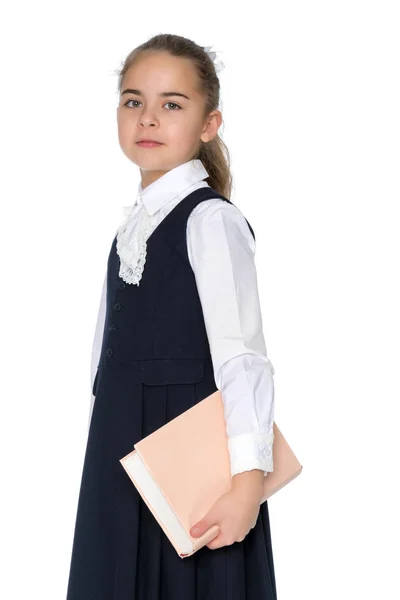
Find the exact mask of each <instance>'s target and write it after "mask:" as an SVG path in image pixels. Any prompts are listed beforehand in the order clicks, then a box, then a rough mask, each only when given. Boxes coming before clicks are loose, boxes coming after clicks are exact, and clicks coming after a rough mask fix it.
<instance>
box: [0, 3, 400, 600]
mask: <svg viewBox="0 0 400 600" xmlns="http://www.w3.org/2000/svg"><path fill="white" fill-rule="evenodd" d="M398 11H399V5H398V3H396V2H387V1H386V2H385V1H382V0H381V1H380V2H378V1H375V2H368V1H364V2H355V1H349V0H346V1H338V0H337V1H336V2H323V1H319V2H310V1H305V2H279V3H268V2H267V3H259V2H254V0H253V1H252V2H247V3H246V4H245V5H243V3H239V4H237V5H234V4H232V3H231V2H227V1H223V0H221V1H220V2H218V3H215V2H201V3H197V4H195V3H193V4H188V3H187V2H183V3H182V2H174V3H170V2H152V3H149V2H147V3H144V4H143V3H136V2H118V1H114V2H113V3H111V2H100V1H99V0H97V1H96V2H82V0H81V1H80V2H73V1H70V2H68V3H60V2H47V3H45V2H40V1H39V2H38V1H35V2H22V3H14V4H12V3H8V4H7V5H4V7H3V8H2V9H1V13H2V14H1V15H0V17H1V18H0V21H1V26H0V27H1V31H0V33H1V35H0V40H1V42H0V43H1V53H0V60H1V79H0V84H1V110H0V119H1V121H0V126H1V142H0V144H1V165H2V169H1V170H2V175H1V178H0V181H1V194H0V197H1V216H2V218H1V224H0V227H1V230H0V233H1V236H0V239H1V261H2V265H1V276H2V280H1V284H2V285H1V325H2V342H3V343H2V345H1V346H2V348H1V356H2V360H1V363H2V369H1V383H2V390H1V403H2V406H1V408H2V415H1V416H2V418H1V460H2V494H1V501H2V502H1V544H2V547H3V551H4V552H3V558H2V568H1V573H2V574H1V580H0V596H1V598H4V600H22V599H25V598H29V599H38V600H64V598H65V595H66V587H67V579H68V570H69V561H70V553H71V547H72V539H73V528H74V524H75V513H76V506H77V500H78V492H79V485H80V477H81V469H82V466H83V458H84V451H85V445H86V439H87V420H88V414H89V413H88V411H89V399H90V382H89V377H90V375H89V373H90V352H91V344H92V339H93V334H94V327H95V320H96V317H97V309H98V303H99V300H100V291H101V285H102V280H103V276H104V272H105V268H106V261H107V257H108V252H109V247H110V244H111V241H112V237H113V235H114V231H115V229H116V227H117V225H118V223H119V219H120V215H121V207H122V206H123V205H128V204H130V203H131V201H132V200H133V198H134V196H135V194H136V189H137V185H138V182H139V172H138V169H137V167H136V166H135V165H133V164H132V163H130V162H129V161H128V159H127V158H126V157H125V156H124V155H123V153H122V151H121V149H120V148H119V144H118V138H117V128H116V106H117V92H116V90H117V77H116V75H115V74H114V73H113V72H114V71H115V69H117V68H118V67H119V66H120V63H121V61H122V60H123V59H124V58H125V56H126V55H127V54H128V53H129V52H130V50H132V49H133V48H134V47H135V46H136V45H138V44H140V43H142V42H143V41H145V40H146V39H148V38H149V37H151V36H152V35H155V34H156V33H176V34H179V35H184V36H186V37H189V38H191V39H193V40H194V41H196V42H197V43H198V44H201V45H213V49H214V50H217V52H218V54H219V58H220V59H221V60H223V62H224V64H225V70H224V71H223V72H222V73H221V75H220V80H221V87H222V104H221V110H222V112H223V116H224V126H223V129H222V130H221V133H222V136H223V138H224V140H225V141H226V143H227V145H228V147H229V149H230V152H231V156H232V167H233V175H234V179H235V188H234V194H233V196H232V201H233V202H234V203H235V204H237V206H238V207H240V209H241V210H242V212H243V213H244V215H245V216H246V218H247V219H248V220H249V222H250V223H251V224H252V226H253V227H254V230H255V234H256V239H257V250H256V260H257V268H258V278H259V291H260V297H261V302H262V311H263V317H264V333H265V339H266V344H267V349H268V355H269V357H270V359H271V361H272V363H273V365H274V368H275V387H276V392H275V394H276V395H275V399H276V409H275V421H276V422H277V424H278V425H279V427H280V429H281V430H282V432H283V433H284V435H285V437H286V439H287V440H288V442H289V443H290V445H291V446H292V448H293V449H294V451H295V453H296V454H297V456H298V458H299V460H300V462H301V463H302V464H303V472H302V474H301V475H300V477H299V478H297V479H296V480H295V481H294V482H292V483H291V484H290V485H288V486H287V487H286V488H284V489H283V490H282V491H280V492H279V493H278V494H276V495H275V496H274V497H272V498H271V499H270V500H269V508H270V519H271V531H272V541H273V549H274V560H275V570H276V580H277V587H278V599H279V600H294V599H301V600H303V599H304V600H322V599H323V600H337V599H338V598H340V599H341V600H353V599H355V598H363V600H367V599H370V598H371V599H376V598H384V599H385V600H392V599H393V600H394V599H398V598H399V597H400V586H399V583H398V575H397V568H398V560H399V546H398V541H399V534H400V531H399V517H398V514H399V508H398V507H399V500H400V498H399V494H398V483H399V476H398V472H399V469H398V461H399V457H400V456H399V454H400V453H399V417H398V414H399V411H398V409H399V403H400V394H399V388H400V385H399V364H400V350H399V339H400V319H399V307H400V293H399V265H398V261H399V256H400V242H399V217H398V209H399V200H400V198H399V187H400V185H399V158H400V150H399V148H400V144H399V139H400V119H399V106H400V86H399V56H400V48H399V45H400V44H399V25H400V23H399V12H398ZM82 600H86V599H84V598H82ZM227 600H228V599H227ZM249 600H251V599H249Z"/></svg>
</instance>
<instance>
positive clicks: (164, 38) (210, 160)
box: [116, 33, 232, 198]
mask: <svg viewBox="0 0 400 600" xmlns="http://www.w3.org/2000/svg"><path fill="white" fill-rule="evenodd" d="M144 52H167V53H169V54H171V55H172V56H178V57H184V58H187V59H189V60H191V61H192V63H193V65H194V67H195V69H196V70H197V73H198V76H199V85H200V90H201V92H202V93H203V95H204V98H205V107H204V118H206V116H207V115H208V114H209V113H210V112H211V111H212V110H215V109H217V108H218V106H219V101H220V85H219V79H218V76H217V74H216V72H215V67H214V63H213V61H212V60H211V58H210V57H209V55H208V54H207V53H206V52H205V50H204V48H203V47H202V46H199V45H197V44H196V43H195V42H193V41H192V40H190V39H188V38H185V37H182V36H179V35H173V34H169V33H162V34H158V35H155V36H154V37H152V38H150V39H149V40H147V42H144V43H143V44H140V46H137V47H136V48H135V49H134V50H132V51H131V52H130V53H129V54H128V56H127V57H126V59H125V60H124V61H123V62H122V64H121V68H120V69H118V70H117V71H116V73H117V75H118V93H119V94H121V91H122V89H121V88H122V82H123V79H124V76H125V74H126V72H127V71H128V69H129V67H131V66H132V64H133V63H134V62H135V60H136V59H137V58H138V57H139V56H140V55H141V54H143V53H144ZM193 158H199V159H200V160H201V162H202V163H203V165H204V167H205V169H206V170H207V172H208V173H209V177H207V179H206V181H207V183H208V184H209V185H210V186H211V187H212V188H213V189H215V190H216V191H217V192H218V193H219V194H222V195H223V196H225V197H226V198H230V196H231V192H232V175H231V171H230V156H229V151H228V148H227V146H226V144H225V142H224V141H223V140H222V138H221V137H220V136H219V134H218V133H217V135H216V136H215V137H214V139H212V140H211V141H210V142H207V143H204V142H203V141H201V140H200V147H199V150H198V152H197V154H196V156H193Z"/></svg>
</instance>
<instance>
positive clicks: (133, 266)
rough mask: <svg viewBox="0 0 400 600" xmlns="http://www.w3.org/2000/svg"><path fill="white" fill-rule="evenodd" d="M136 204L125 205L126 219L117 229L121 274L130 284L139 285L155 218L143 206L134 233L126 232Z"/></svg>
mask: <svg viewBox="0 0 400 600" xmlns="http://www.w3.org/2000/svg"><path fill="white" fill-rule="evenodd" d="M134 206H135V205H133V206H125V207H123V210H124V219H123V222H122V223H121V225H120V226H119V227H118V231H117V253H118V256H119V258H120V268H119V276H120V277H121V278H122V279H123V280H124V281H125V282H126V283H128V284H134V285H139V282H140V280H141V278H142V274H143V269H144V265H145V262H146V255H147V237H148V235H149V233H150V230H151V229H152V226H153V220H152V219H151V218H150V217H149V215H148V213H147V211H146V210H145V209H144V208H142V209H141V212H140V217H139V220H138V223H137V224H136V226H135V230H134V232H133V234H132V235H131V236H130V238H128V235H127V234H126V229H127V225H128V223H129V220H130V217H131V215H132V211H133V208H134Z"/></svg>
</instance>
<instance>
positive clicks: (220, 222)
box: [187, 198, 274, 482]
mask: <svg viewBox="0 0 400 600" xmlns="http://www.w3.org/2000/svg"><path fill="white" fill-rule="evenodd" d="M187 243H188V254H189V260H190V263H191V265H192V268H193V271H194V274H195V278H196V283H197V288H198V292H199V297H200V301H201V304H202V308H203V314H204V320H205V325H206V330H207V335H208V339H209V343H210V350H211V355H212V361H213V368H214V376H215V382H216V385H217V387H218V389H220V390H221V394H222V398H223V402H224V413H225V420H226V425H227V435H228V444H229V454H230V462H231V474H232V477H233V482H239V481H240V482H242V481H249V477H251V478H253V475H254V474H253V475H252V476H250V475H249V473H248V471H252V470H254V469H257V470H259V471H261V473H262V476H263V477H265V476H266V475H267V473H268V472H270V471H273V458H272V445H273V422H274V380H273V374H274V369H273V366H272V364H271V362H270V361H269V359H268V357H267V351H266V347H265V341H264V334H263V325H262V315H261V309H260V303H259V295H258V286H257V273H256V267H255V262H254V254H255V241H254V238H253V236H252V234H251V232H250V229H249V227H248V224H247V222H246V220H245V218H244V216H243V214H242V213H241V211H240V210H239V209H238V208H237V207H236V206H234V205H232V204H229V203H228V202H225V201H224V200H221V199H219V198H215V199H212V200H205V201H203V202H201V203H200V204H199V205H198V206H197V207H196V208H195V209H194V210H193V211H192V212H191V214H190V217H189V220H188V228H187ZM245 472H247V474H245ZM239 474H243V476H240V475H239ZM255 477H258V481H259V480H260V477H261V475H260V474H258V475H256V476H255ZM253 480H254V478H253Z"/></svg>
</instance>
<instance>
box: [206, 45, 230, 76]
mask: <svg viewBox="0 0 400 600" xmlns="http://www.w3.org/2000/svg"><path fill="white" fill-rule="evenodd" d="M211 48H212V46H203V50H204V52H206V54H208V56H209V57H210V58H211V60H212V62H213V63H214V68H215V72H216V73H219V72H220V71H222V69H224V68H225V65H224V63H223V62H222V60H220V59H219V58H217V53H216V52H215V51H213V52H210V50H211Z"/></svg>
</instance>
